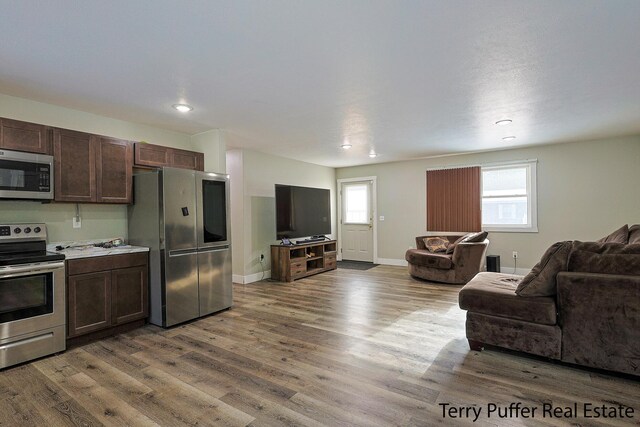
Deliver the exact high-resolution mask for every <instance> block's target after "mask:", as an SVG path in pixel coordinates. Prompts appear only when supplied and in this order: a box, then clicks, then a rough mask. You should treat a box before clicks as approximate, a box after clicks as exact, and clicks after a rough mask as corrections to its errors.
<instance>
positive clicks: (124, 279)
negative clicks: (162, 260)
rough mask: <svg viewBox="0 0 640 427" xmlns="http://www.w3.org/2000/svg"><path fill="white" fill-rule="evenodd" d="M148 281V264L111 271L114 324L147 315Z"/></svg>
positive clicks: (112, 316)
mask: <svg viewBox="0 0 640 427" xmlns="http://www.w3.org/2000/svg"><path fill="white" fill-rule="evenodd" d="M147 282H148V281H147V266H146V265H145V266H138V267H130V268H123V269H120V270H114V271H112V272H111V320H112V322H113V324H114V325H121V324H123V323H127V322H131V321H133V320H138V319H144V318H146V317H147V315H148V310H149V305H148V304H147V300H148V295H149V294H148V289H149V286H148V283H147Z"/></svg>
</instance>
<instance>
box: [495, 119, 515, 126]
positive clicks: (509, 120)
mask: <svg viewBox="0 0 640 427" xmlns="http://www.w3.org/2000/svg"><path fill="white" fill-rule="evenodd" d="M512 122H513V120H511V119H504V120H498V121H497V122H496V124H497V125H498V126H504V125H510V124H511V123H512Z"/></svg>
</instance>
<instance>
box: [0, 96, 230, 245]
mask: <svg viewBox="0 0 640 427" xmlns="http://www.w3.org/2000/svg"><path fill="white" fill-rule="evenodd" d="M0 117H7V118H11V119H16V120H24V121H27V122H34V123H42V124H46V125H49V126H56V127H62V128H66V129H73V130H78V131H82V132H89V133H96V134H100V135H107V136H112V137H115V138H122V139H127V140H131V141H146V142H149V143H153V144H159V145H166V146H170V147H175V148H182V149H185V150H195V149H198V150H199V151H203V152H204V153H205V169H208V170H215V171H216V172H224V170H225V168H224V164H225V160H224V150H225V147H224V141H223V139H222V137H221V135H220V134H219V133H218V131H217V130H213V131H210V132H205V133H202V134H198V135H194V137H193V141H192V137H191V136H190V135H188V134H184V133H179V132H173V131H169V130H164V129H159V128H155V127H152V126H147V125H143V124H138V123H132V122H127V121H123V120H117V119H112V118H109V117H104V116H99V115H96V114H91V113H85V112H83V111H77V110H72V109H69V108H64V107H59V106H56V105H51V104H44V103H41V102H36V101H31V100H28V99H23V98H16V97H13V96H8V95H3V94H0ZM195 147H198V148H195ZM221 153H222V155H221ZM209 168H211V169H209ZM80 213H81V217H82V228H80V229H74V228H73V226H72V218H73V216H74V215H75V204H73V203H50V204H41V203H39V202H16V201H7V200H0V223H4V222H6V223H10V222H20V221H39V222H45V223H46V224H47V230H48V233H49V241H50V242H55V241H62V240H85V239H99V238H108V237H124V238H126V237H127V207H126V206H124V205H115V206H112V205H92V204H80Z"/></svg>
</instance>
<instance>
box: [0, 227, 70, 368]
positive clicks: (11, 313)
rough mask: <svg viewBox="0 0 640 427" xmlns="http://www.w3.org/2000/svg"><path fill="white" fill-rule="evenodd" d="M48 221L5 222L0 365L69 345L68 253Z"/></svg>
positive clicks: (0, 253)
mask: <svg viewBox="0 0 640 427" xmlns="http://www.w3.org/2000/svg"><path fill="white" fill-rule="evenodd" d="M46 239H47V233H46V227H45V225H44V224H2V225H0V368H6V367H7V366H11V365H15V364H17V363H22V362H26V361H27V360H31V359H36V358H38V357H42V356H46V355H48V354H52V353H56V352H59V351H63V350H64V349H65V348H66V344H65V338H66V315H65V283H64V255H61V254H56V253H52V252H47V251H46Z"/></svg>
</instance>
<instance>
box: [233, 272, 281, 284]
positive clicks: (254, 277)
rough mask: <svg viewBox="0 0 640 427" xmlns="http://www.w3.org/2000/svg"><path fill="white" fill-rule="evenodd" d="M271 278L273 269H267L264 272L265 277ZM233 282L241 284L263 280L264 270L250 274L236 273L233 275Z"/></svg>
mask: <svg viewBox="0 0 640 427" xmlns="http://www.w3.org/2000/svg"><path fill="white" fill-rule="evenodd" d="M270 278H271V270H267V271H265V272H264V279H270ZM232 280H233V283H239V284H241V285H246V284H247V283H253V282H259V281H260V280H263V277H262V272H260V273H255V274H249V275H248V276H241V275H239V274H234V275H233V277H232Z"/></svg>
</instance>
